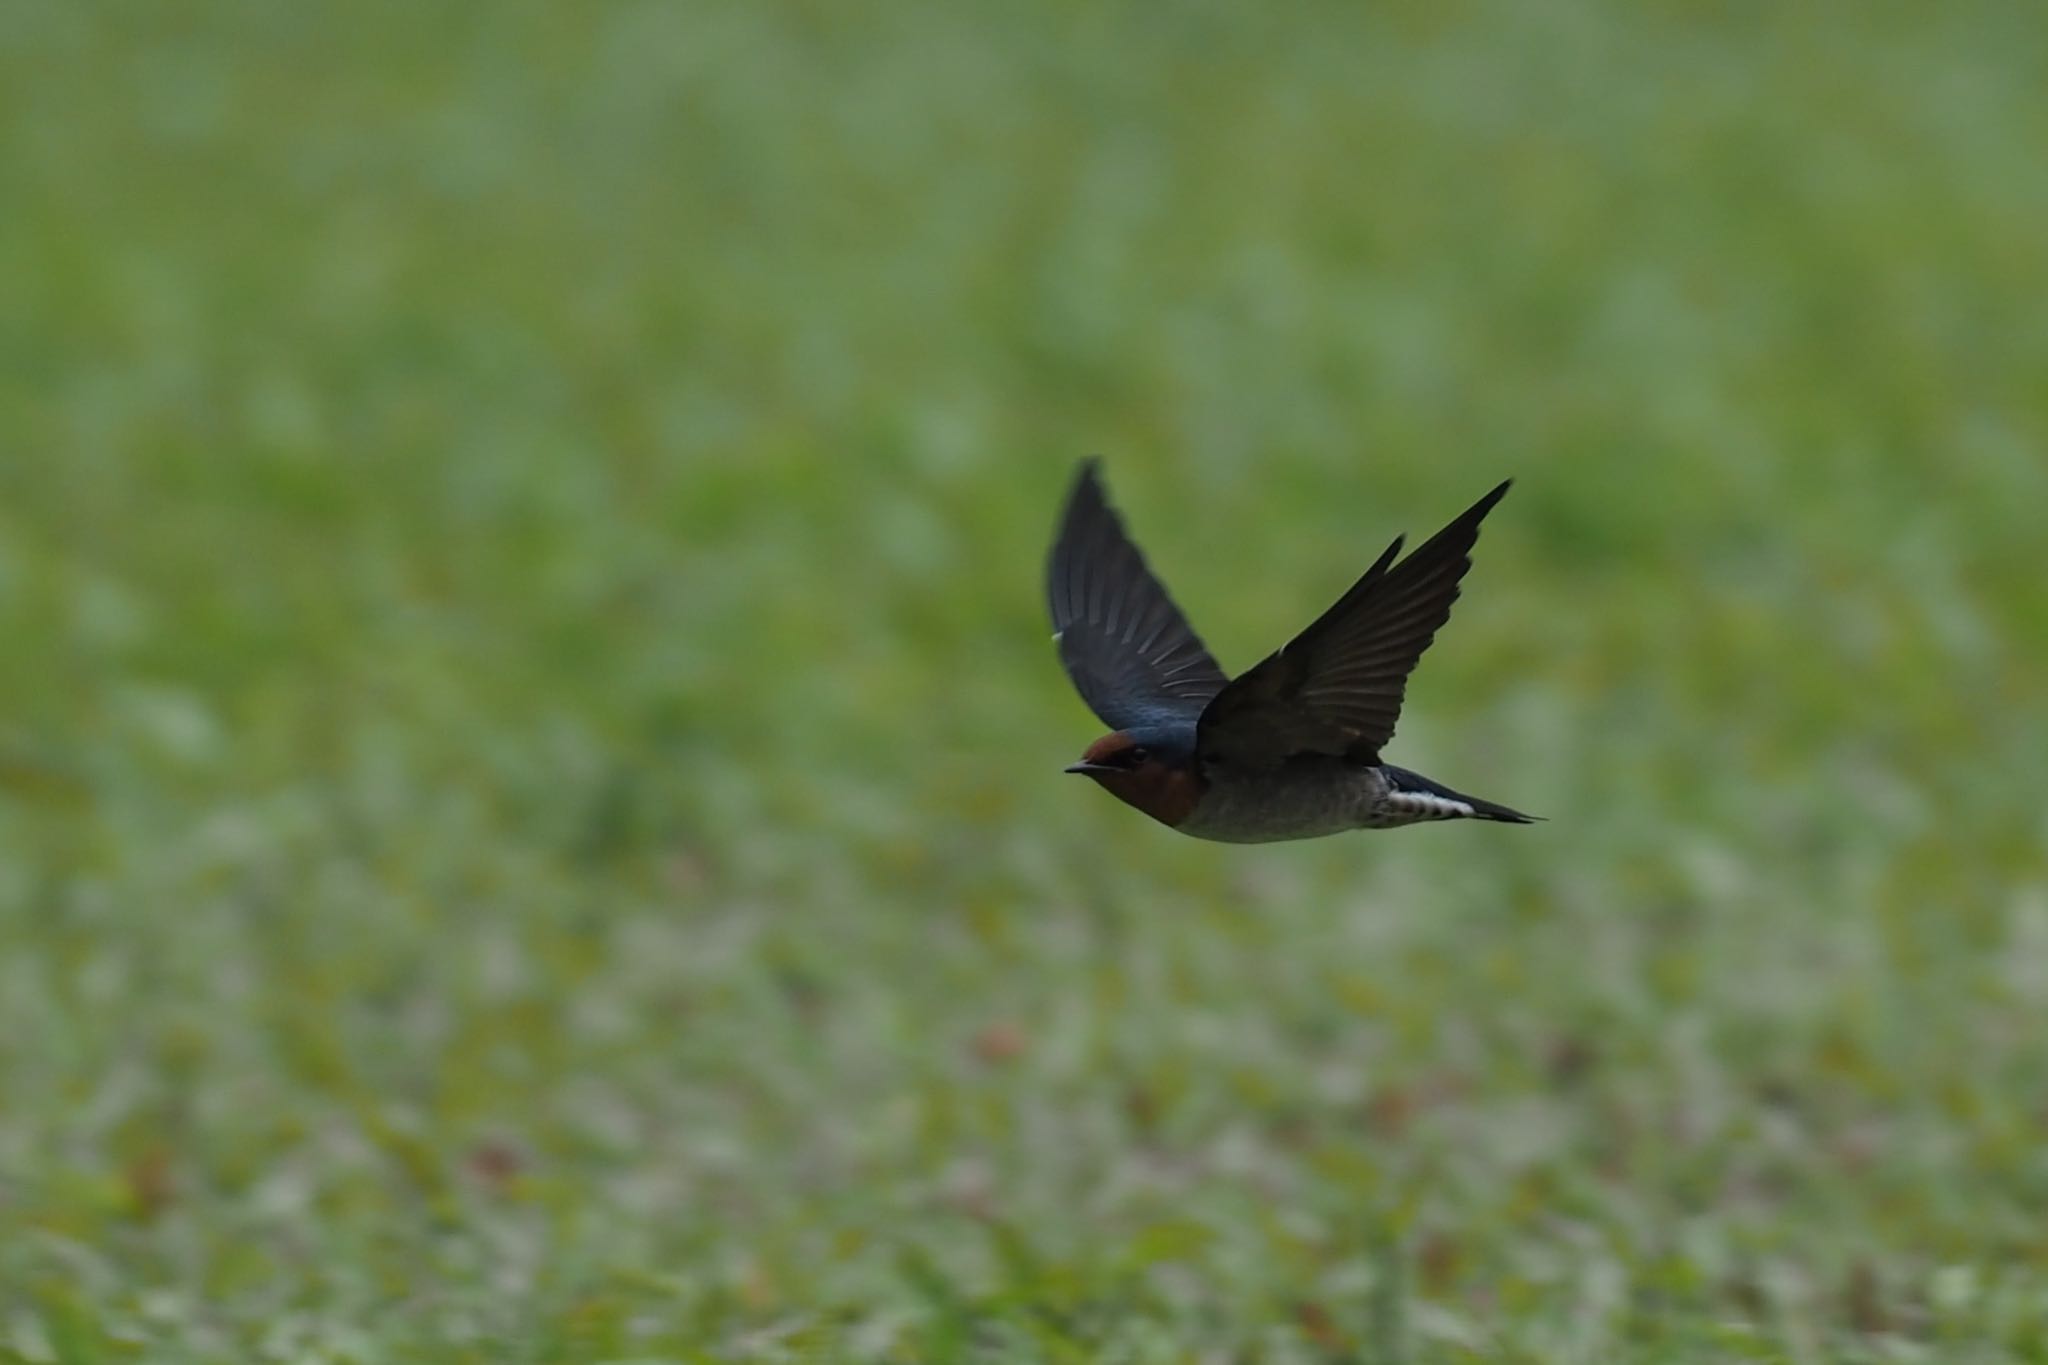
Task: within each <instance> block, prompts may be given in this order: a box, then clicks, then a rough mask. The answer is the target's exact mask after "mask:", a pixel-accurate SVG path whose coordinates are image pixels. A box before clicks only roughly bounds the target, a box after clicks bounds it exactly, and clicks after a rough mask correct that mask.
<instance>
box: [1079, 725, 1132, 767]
mask: <svg viewBox="0 0 2048 1365" xmlns="http://www.w3.org/2000/svg"><path fill="white" fill-rule="evenodd" d="M1130 747H1131V737H1130V736H1129V735H1127V734H1125V733H1124V732H1123V731H1121V730H1112V731H1110V732H1109V733H1108V734H1106V735H1104V736H1103V737H1102V738H1101V739H1098V740H1096V741H1095V742H1094V743H1093V744H1091V745H1089V746H1088V752H1087V753H1085V754H1082V755H1081V761H1082V762H1083V763H1103V762H1107V761H1108V760H1109V759H1112V758H1114V757H1116V756H1117V755H1118V754H1120V753H1122V752H1123V751H1124V750H1126V749H1128V748H1130Z"/></svg>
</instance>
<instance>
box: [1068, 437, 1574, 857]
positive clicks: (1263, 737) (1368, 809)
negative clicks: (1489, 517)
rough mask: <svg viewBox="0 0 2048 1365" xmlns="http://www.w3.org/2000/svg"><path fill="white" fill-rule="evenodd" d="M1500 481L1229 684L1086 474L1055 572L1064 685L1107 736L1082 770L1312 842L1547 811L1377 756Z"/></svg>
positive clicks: (1146, 797) (1501, 492)
mask: <svg viewBox="0 0 2048 1365" xmlns="http://www.w3.org/2000/svg"><path fill="white" fill-rule="evenodd" d="M1512 482H1513V480H1506V481H1503V482H1502V483H1501V484H1500V485H1499V486H1498V487H1496V488H1494V489H1493V490H1492V491H1491V492H1489V493H1488V494H1487V495H1486V496H1485V497H1483V498H1481V499H1479V501H1478V502H1475V503H1473V504H1472V506H1471V507H1470V508H1468V509H1466V511H1465V512H1464V513H1463V514H1462V515H1460V516H1459V517H1457V518H1456V519H1455V520H1454V521H1452V522H1451V523H1450V524H1449V525H1448V526H1446V527H1444V528H1443V530H1441V531H1439V532H1437V533H1436V534H1435V535H1434V536H1431V537H1430V538H1429V540H1428V541H1426V542H1424V544H1423V545H1422V546H1421V547H1420V548H1419V549H1417V550H1416V551H1415V552H1414V553H1413V554H1410V555H1409V556H1408V557H1407V558H1405V559H1402V558H1400V557H1399V556H1400V553H1401V547H1402V545H1403V543H1404V542H1403V538H1402V537H1399V536H1397V537H1395V539H1394V543H1393V544H1391V545H1389V546H1388V547H1387V549H1386V552H1385V553H1383V554H1382V555H1380V557H1379V558H1378V559H1377V560H1375V561H1373V564H1372V567H1371V568H1369V569H1367V570H1366V571H1365V574H1364V575H1363V576H1362V577H1361V578H1360V579H1359V580H1358V581H1357V582H1356V583H1354V584H1352V586H1351V588H1350V590H1349V591H1347V592H1346V593H1345V594H1344V595H1343V596H1342V597H1340V598H1338V599H1337V601H1336V602H1335V604H1333V605H1332V606H1331V607H1330V609H1329V610H1328V611H1325V612H1324V613H1323V614H1322V615H1321V616H1319V617H1317V618H1316V619H1315V621H1314V622H1313V623H1311V624H1310V625H1309V627H1308V628H1307V629H1306V630H1303V631H1302V632H1301V633H1300V634H1299V635H1296V636H1295V637H1294V638H1293V639H1292V640H1290V641H1289V642H1288V643H1287V644H1285V645H1283V646H1281V647H1280V648H1279V649H1277V650H1275V651H1274V652H1273V653H1271V654H1269V655H1268V656H1266V658H1265V659H1263V660H1261V661H1260V662H1259V663H1258V664H1256V665H1254V666H1253V667H1252V668H1250V669H1248V670H1246V671H1245V672H1243V673H1240V674H1239V675H1238V676H1237V677H1235V678H1232V677H1230V676H1229V675H1228V674H1226V673H1225V672H1224V671H1223V669H1222V666H1221V665H1219V664H1218V663H1217V662H1216V659H1215V657H1214V656H1213V655H1211V654H1210V653H1209V649H1208V647H1207V646H1206V645H1204V644H1203V643H1202V640H1201V637H1200V636H1198V635H1197V634H1196V633H1195V631H1194V628H1193V627H1192V626H1190V625H1189V624H1188V622H1187V618H1186V617H1184V616H1183V615H1182V614H1181V612H1180V609H1179V608H1178V607H1176V606H1175V605H1174V603H1173V599H1172V598H1171V597H1169V596H1168V595H1167V592H1166V589H1165V588H1164V587H1163V586H1162V585H1161V584H1160V582H1159V580H1158V579H1157V578H1156V577H1154V576H1153V574H1152V570H1151V569H1150V567H1148V566H1147V564H1146V562H1145V557H1144V555H1143V554H1142V553H1141V552H1140V551H1139V549H1138V547H1137V545H1136V544H1135V543H1134V542H1133V541H1132V540H1131V538H1130V536H1129V535H1128V534H1127V533H1126V532H1125V530H1124V525H1123V522H1122V520H1121V519H1120V518H1119V517H1118V516H1117V513H1116V509H1115V508H1114V507H1112V506H1111V504H1110V501H1109V498H1108V495H1107V493H1106V492H1105V491H1104V488H1103V482H1102V472H1101V460H1100V459H1099V458H1095V457H1090V458H1088V459H1085V460H1083V461H1082V462H1081V465H1080V468H1079V470H1078V472H1077V473H1076V474H1075V476H1074V481H1073V486H1072V489H1071V491H1070V492H1069V493H1068V495H1067V501H1066V508H1065V511H1064V512H1063V513H1062V515H1061V519H1060V525H1059V530H1058V533H1057V535H1056V537H1055V538H1054V541H1053V545H1052V553H1051V555H1050V556H1049V557H1048V559H1047V564H1046V597H1047V602H1048V605H1049V607H1050V609H1051V613H1052V627H1053V640H1054V642H1055V643H1056V645H1057V646H1058V649H1059V657H1060V662H1061V663H1062V665H1064V667H1065V668H1066V672H1067V676H1068V677H1069V678H1070V679H1071V680H1072V681H1073V684H1074V688H1075V690H1076V691H1078V692H1079V693H1080V694H1081V699H1082V700H1083V701H1085V702H1086V703H1087V704H1088V707H1089V709H1090V710H1092V711H1094V712H1095V714H1096V715H1097V716H1098V717H1100V718H1101V720H1102V722H1103V724H1105V725H1107V726H1109V727H1110V730H1109V733H1108V734H1106V735H1103V736H1102V737H1101V738H1100V739H1097V740H1096V741H1095V742H1094V743H1092V744H1090V745H1089V746H1088V748H1087V750H1086V751H1085V752H1084V753H1083V754H1082V755H1081V759H1080V761H1079V762H1078V763H1074V764H1071V765H1069V766H1068V767H1067V769H1066V771H1067V772H1069V773H1078V774H1080V775H1081V776H1084V777H1087V778H1089V779H1091V780H1093V781H1094V782H1095V784H1096V785H1097V786H1099V787H1101V788H1102V789H1103V790H1105V791H1107V792H1108V793H1109V794H1110V795H1112V796H1114V797H1116V798H1117V799H1118V800H1120V801H1122V802H1123V803H1124V804H1126V805H1128V806H1132V807H1134V808H1136V809H1137V810H1139V811H1142V812H1143V813H1144V814H1146V815H1148V816H1150V817H1152V819H1154V820H1156V821H1158V822H1159V823H1160V824H1162V825H1166V826H1168V827H1169V828H1172V829H1174V830H1176V831H1178V832H1179V833H1182V834H1187V835H1192V836H1194V837H1195V838H1198V839H1209V840H1215V841H1217V842H1221V843H1240V844H1254V843H1272V842H1278V841H1280V840H1287V839H1312V838H1319V837H1322V836H1324V835H1329V834H1337V833H1341V832H1344V831H1347V830H1353V829H1393V828H1397V827H1399V826H1403V825H1414V824H1422V823H1426V822H1432V821H1440V820H1491V821H1496V822H1499V823H1501V824H1511V825H1526V824H1530V823H1533V822H1534V821H1535V820H1537V819H1538V818H1539V817H1536V816H1531V815H1525V814H1523V813H1522V812H1521V811H1518V810H1514V809H1512V808H1510V807H1508V806H1504V805H1501V804H1500V803H1498V802H1495V801H1488V800H1485V799H1483V798H1481V797H1477V796H1469V795H1467V794H1466V793H1464V792H1461V791H1455V790H1453V789H1452V788H1450V787H1447V786H1445V785H1443V784H1442V783H1440V782H1436V781H1434V780H1432V779H1430V778H1427V777H1424V776H1423V775H1422V774H1420V773H1416V772H1411V771H1409V770H1408V769H1406V768H1397V767H1395V766H1394V765H1393V764H1391V763H1387V762H1384V761H1382V759H1381V757H1380V754H1381V750H1383V749H1384V748H1385V747H1386V745H1387V742H1388V741H1389V740H1390V739H1392V738H1393V735H1394V725H1395V722H1396V721H1397V720H1398V719H1399V717H1400V714H1401V703H1402V700H1403V697H1404V696H1405V694H1406V691H1407V686H1408V675H1409V673H1410V672H1411V671H1413V669H1414V667H1415V664H1416V662H1417V661H1418V660H1419V659H1420V658H1421V657H1422V652H1423V651H1424V650H1426V649H1427V648H1429V644H1430V641H1431V640H1433V639H1434V638H1435V637H1436V632H1437V631H1438V629H1439V628H1441V627H1442V626H1443V624H1444V622H1446V621H1447V620H1449V619H1450V614H1451V604H1452V603H1453V602H1455V601H1456V600H1457V598H1458V592H1459V584H1460V582H1461V581H1462V580H1463V579H1464V577H1465V572H1466V570H1468V569H1470V568H1471V567H1472V560H1471V552H1472V547H1473V545H1474V544H1475V543H1476V542H1477V540H1478V539H1479V523H1480V522H1481V521H1483V520H1485V518H1486V514H1487V513H1488V512H1491V511H1492V510H1493V508H1494V504H1496V503H1498V502H1499V501H1500V500H1501V499H1502V498H1503V497H1505V496H1506V495H1507V491H1508V488H1509V486H1510V485H1511V484H1512Z"/></svg>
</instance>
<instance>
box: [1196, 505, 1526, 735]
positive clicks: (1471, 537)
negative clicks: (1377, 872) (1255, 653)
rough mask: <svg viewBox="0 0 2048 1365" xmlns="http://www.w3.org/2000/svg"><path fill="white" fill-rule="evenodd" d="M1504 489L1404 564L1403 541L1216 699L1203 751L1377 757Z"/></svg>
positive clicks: (1206, 715) (1204, 724)
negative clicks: (1312, 621)
mask: <svg viewBox="0 0 2048 1365" xmlns="http://www.w3.org/2000/svg"><path fill="white" fill-rule="evenodd" d="M1507 491H1508V485H1507V484H1506V483H1503V484H1501V486H1500V487H1498V488H1496V489H1494V490H1493V491H1492V492H1491V493H1488V494H1487V495H1486V496H1485V497H1483V498H1481V499H1480V500H1479V501H1478V502H1476V503H1474V504H1473V505H1472V507H1471V509H1470V510H1468V511H1467V512H1466V513H1465V514H1464V515H1463V516H1461V517H1459V518H1458V519H1457V520H1456V521H1454V522H1452V523H1451V524H1450V525H1449V526H1446V527H1444V529H1443V530H1441V531H1439V532H1437V533H1436V534H1435V535H1434V536H1432V537H1430V539H1429V543H1428V544H1426V545H1424V546H1423V547H1422V548H1421V549H1419V550H1417V551H1416V552H1415V553H1414V554H1412V555H1409V556H1408V557H1407V558H1406V559H1404V560H1402V561H1401V562H1400V563H1399V564H1396V563H1395V562H1394V557H1395V556H1396V555H1398V554H1399V553H1400V552H1401V541H1400V540H1399V539H1398V538H1397V539H1396V540H1395V541H1394V543H1393V544H1392V545H1389V546H1388V547H1387V552H1386V553H1385V554H1383V555H1381V556H1380V557H1379V560H1378V562H1376V563H1375V564H1374V565H1373V566H1372V567H1371V568H1370V569H1367V570H1366V571H1365V576H1364V577H1363V578H1361V579H1359V580H1358V582H1357V583H1355V584H1353V585H1352V587H1351V590H1350V591H1349V592H1347V593H1345V594H1344V595H1343V596H1342V597H1340V598H1338V599H1337V602H1336V604H1335V605H1334V606H1332V607H1331V608H1330V609H1329V610H1328V611H1326V612H1324V613H1323V614H1322V615H1321V616H1320V617H1318V618H1317V620H1316V622H1315V624H1314V625H1311V626H1310V627H1309V628H1308V629H1307V630H1304V631H1303V632H1301V634H1299V635H1297V636H1295V637H1294V639H1293V640H1292V641H1291V642H1289V643H1288V644H1287V645H1285V646H1283V647H1282V648H1281V649H1280V650H1278V651H1277V652H1276V653H1274V654H1272V655H1270V656H1268V657H1267V658H1266V659H1265V660H1263V661H1262V662H1260V663H1259V664H1258V666H1257V667H1255V668H1253V669H1251V670H1250V671H1248V672H1246V673H1244V674H1242V675H1241V676H1240V677H1238V678H1237V679H1236V680H1235V681H1234V682H1232V683H1231V684H1230V685H1229V686H1227V687H1225V688H1224V689H1223V690H1222V691H1221V692H1219V693H1218V694H1217V695H1216V699H1215V700H1214V701H1213V702H1211V703H1210V704H1209V708H1208V709H1207V710H1206V711H1204V712H1203V713H1202V719H1201V726H1200V729H1199V732H1198V734H1197V738H1196V750H1197V752H1199V753H1201V754H1202V755H1203V756H1205V757H1215V758H1221V759H1223V760H1225V761H1227V762H1240V763H1278V762H1280V761H1281V760H1282V759H1284V758H1286V757H1287V756H1288V755H1290V754H1296V753H1301V752H1304V751H1306V752H1312V753H1325V754H1343V755H1345V756H1347V757H1351V758H1355V759H1358V760H1360V761H1362V762H1367V763H1372V762H1377V761H1378V758H1379V751H1380V749H1381V747H1382V746H1383V745H1385V744H1386V742H1387V741H1388V740H1389V739H1391V738H1392V737H1393V734H1394V723H1395V721H1396V720H1398V719H1399V718H1400V715H1401V700H1402V697H1403V695H1404V694H1405V693H1406V691H1407V687H1408V675H1409V673H1410V672H1412V671H1413V670H1414V668H1415V663H1416V660H1418V659H1420V658H1421V657H1422V652H1423V651H1424V650H1425V649H1428V648H1429V642H1430V641H1431V640H1433V639H1435V638H1436V633H1437V630H1438V628H1439V627H1441V626H1442V625H1443V623H1444V622H1445V621H1448V620H1449V619H1450V616H1451V603H1453V602H1455V601H1457V600H1458V583H1459V580H1461V579H1463V578H1464V576H1465V571H1466V570H1467V569H1469V568H1471V567H1472V559H1471V554H1472V546H1473V544H1474V543H1475V542H1477V541H1478V539H1479V523H1480V522H1481V521H1483V520H1485V518H1486V514H1487V513H1488V512H1490V511H1492V510H1493V505H1494V504H1495V503H1497V502H1499V501H1500V500H1501V498H1502V496H1503V495H1504V494H1506V492H1507Z"/></svg>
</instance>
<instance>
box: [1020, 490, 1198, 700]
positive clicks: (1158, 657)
mask: <svg viewBox="0 0 2048 1365" xmlns="http://www.w3.org/2000/svg"><path fill="white" fill-rule="evenodd" d="M1096 466H1097V462H1096V461H1095V460H1093V459H1089V460H1084V461H1082V463H1081V470H1080V473H1079V474H1078V475H1077V476H1076V477H1075V479H1074V489H1073V492H1071V493H1069V494H1068V495H1067V510H1066V513H1065V515H1064V516H1063V517H1062V518H1061V521H1060V533H1059V538H1058V539H1057V540H1055V541H1054V542H1053V547H1052V557H1051V559H1050V560H1049V561H1048V562H1047V564H1046V581H1045V587H1046V599H1047V601H1048V602H1049V603H1050V605H1051V607H1052V628H1053V639H1054V640H1056V641H1058V643H1059V648H1060V662H1061V663H1062V664H1064V665H1066V669H1067V676H1068V677H1070V678H1072V679H1073V680H1074V687H1075V689H1076V690H1077V691H1079V692H1080V694H1081V699H1082V700H1083V701H1085V702H1087V703H1088V706H1089V709H1091V710H1092V711H1094V712H1095V714H1096V715H1098V716H1100V717H1102V719H1103V721H1104V722H1105V723H1106V724H1108V725H1110V726H1112V727H1113V728H1115V729H1119V730H1124V729H1129V728H1130V727H1131V726H1133V725H1144V724H1155V723H1158V722H1161V721H1173V720H1179V721H1183V722H1192V721H1193V720H1194V719H1195V718H1196V717H1197V716H1199V715H1201V713H1202V708H1203V707H1204V706H1206V705H1208V703H1209V699H1210V698H1211V697H1213V696H1215V695H1216V693H1217V692H1218V691H1220V690H1221V689H1222V687H1223V685H1224V683H1226V682H1227V681H1229V680H1228V679H1227V678H1226V677H1225V676H1224V673H1223V670H1222V669H1221V668H1219V667H1217V665H1216V660H1215V659H1213V658H1211V657H1210V655H1209V651H1208V650H1207V649H1206V648H1205V647H1204V646H1203V644H1202V641H1201V637H1200V636H1198V635H1196V634H1195V632H1194V630H1193V628H1191V627H1190V626H1189V625H1188V623H1187V620H1186V618H1185V617H1183V616H1182V615H1181V614H1180V609H1179V608H1177V607H1175V606H1174V605H1173V599H1172V598H1170V597H1168V596H1167V595H1166V589H1165V588H1162V587H1161V586H1159V580H1158V579H1156V578H1154V577H1153V576H1152V571H1151V570H1150V569H1148V568H1147V567H1146V566H1145V557H1144V556H1143V555H1142V554H1140V553H1139V552H1138V547H1137V546H1136V545H1133V544H1132V543H1131V539H1130V537H1129V536H1127V535H1125V534H1124V528H1123V523H1122V522H1121V521H1119V520H1117V515H1116V511H1115V509H1113V508H1111V507H1110V505H1109V503H1108V501H1107V500H1106V499H1105V498H1104V497H1103V492H1102V479H1101V476H1100V474H1099V473H1098V472H1097V468H1096Z"/></svg>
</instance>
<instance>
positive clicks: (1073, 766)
mask: <svg viewBox="0 0 2048 1365" xmlns="http://www.w3.org/2000/svg"><path fill="white" fill-rule="evenodd" d="M1060 771H1061V772H1068V773H1080V774H1082V775H1083V776H1086V775H1087V774H1089V773H1107V772H1115V771H1116V770H1115V769H1114V768H1112V767H1110V766H1109V765H1108V764H1106V763H1069V764H1068V765H1067V766H1066V767H1064V768H1062V769H1061V770H1060Z"/></svg>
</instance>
